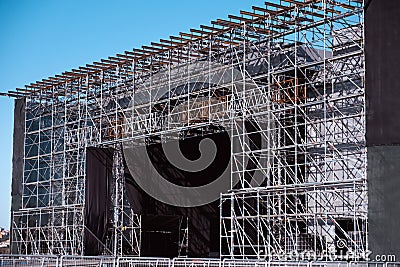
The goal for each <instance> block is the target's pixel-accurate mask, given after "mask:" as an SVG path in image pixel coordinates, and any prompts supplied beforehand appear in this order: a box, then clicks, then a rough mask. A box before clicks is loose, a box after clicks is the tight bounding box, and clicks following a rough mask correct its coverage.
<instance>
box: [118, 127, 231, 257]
mask: <svg viewBox="0 0 400 267" xmlns="http://www.w3.org/2000/svg"><path fill="white" fill-rule="evenodd" d="M206 137H207V138H210V139H212V140H213V141H214V142H215V144H216V145H217V154H216V157H215V159H214V162H213V163H212V164H211V165H210V166H209V167H207V168H206V169H205V170H203V171H201V172H199V173H189V172H185V171H182V170H179V169H177V168H176V167H174V166H173V165H172V164H171V163H169V162H168V160H167V158H166V156H165V154H164V153H163V148H162V146H161V144H151V145H148V146H147V147H146V150H147V155H148V156H149V158H150V159H151V160H152V162H153V163H155V164H154V165H153V166H154V167H155V168H156V169H157V172H158V173H159V174H161V175H162V176H163V177H164V178H165V179H167V180H169V181H170V182H172V183H175V184H177V185H184V186H187V187H190V186H200V185H204V184H207V183H209V182H211V181H213V180H214V179H216V178H218V177H219V175H220V174H221V173H222V172H223V171H224V170H225V168H226V166H227V164H229V159H230V155H231V153H230V139H229V136H228V135H227V133H226V132H221V133H214V134H209V135H206V136H204V137H201V136H196V137H190V138H186V139H184V140H181V141H180V148H181V151H182V153H183V154H184V156H185V157H186V158H188V159H191V160H195V159H197V158H198V157H199V156H200V152H199V150H198V147H199V143H200V141H201V140H202V139H203V138H206ZM166 145H168V144H166ZM140 168H141V169H140V170H137V172H136V173H135V170H133V171H134V172H133V173H130V172H129V170H128V169H127V168H126V171H125V180H126V191H127V195H128V199H129V202H130V204H131V206H132V207H133V210H134V211H135V212H136V213H139V214H142V215H143V216H142V218H147V219H144V221H142V224H141V225H142V233H144V234H143V235H142V250H141V252H142V255H145V256H154V257H156V256H157V257H159V256H165V257H176V256H178V249H177V248H178V247H177V246H176V245H175V244H174V242H175V241H173V240H174V239H168V237H167V235H168V234H166V235H165V236H163V237H161V236H162V235H161V234H160V233H158V234H157V233H156V232H155V230H154V231H153V230H152V231H150V232H149V233H146V230H145V229H147V228H149V227H150V228H151V229H153V228H156V227H158V226H159V229H158V231H163V228H164V226H163V223H164V221H165V218H167V217H169V218H188V224H189V226H188V228H189V231H188V233H189V234H188V239H189V247H188V254H189V257H209V256H210V254H211V253H212V254H214V255H215V253H218V252H219V207H218V204H219V201H215V202H213V203H210V204H208V205H204V206H200V207H193V208H183V207H175V206H171V205H168V204H165V203H162V202H160V201H158V200H155V199H154V198H152V197H150V196H149V195H147V194H146V193H145V192H143V190H141V189H140V188H139V187H138V186H137V184H136V183H135V181H134V179H133V175H151V174H152V172H153V170H145V169H143V168H145V166H140ZM149 218H152V220H150V219H149ZM157 221H158V224H157V223H156V222H157ZM174 223H176V224H178V220H176V219H171V220H170V221H169V224H174ZM157 225H158V226H157ZM169 227H172V228H174V227H178V225H175V226H169ZM157 238H158V239H159V240H160V242H154V240H156V239H157ZM161 240H162V241H161ZM168 240H169V241H170V242H171V243H170V244H169V245H168V246H170V248H173V250H174V253H172V251H171V250H169V249H168V250H166V249H163V248H162V247H163V246H167V244H166V242H167V241H168Z"/></svg>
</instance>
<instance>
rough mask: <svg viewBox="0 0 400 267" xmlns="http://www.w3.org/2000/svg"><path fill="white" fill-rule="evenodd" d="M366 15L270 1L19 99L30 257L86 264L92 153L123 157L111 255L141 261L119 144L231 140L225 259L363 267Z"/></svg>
mask: <svg viewBox="0 0 400 267" xmlns="http://www.w3.org/2000/svg"><path fill="white" fill-rule="evenodd" d="M363 7H364V3H363V1H362V0H304V1H303V0H276V1H271V2H266V3H265V6H263V7H257V6H253V7H252V11H241V12H240V14H241V15H240V16H234V15H229V19H228V20H223V19H217V20H215V21H212V22H211V26H207V25H201V26H200V29H191V30H190V33H180V34H179V36H171V37H170V39H168V40H164V39H161V40H160V42H157V43H151V46H143V47H142V48H141V49H134V50H133V51H125V52H124V53H123V54H117V55H116V56H113V57H109V58H108V59H103V60H101V61H100V62H94V63H92V64H87V65H86V66H84V67H79V68H78V69H73V70H72V71H68V72H64V73H62V75H56V76H55V77H51V78H48V79H44V80H42V81H39V82H36V83H33V84H30V85H27V86H26V88H24V89H16V91H12V92H8V93H7V95H9V96H13V97H17V98H25V99H26V120H25V121H26V124H25V125H26V126H25V143H24V144H25V152H24V153H25V156H24V178H23V196H22V208H21V209H20V210H19V211H17V212H14V214H13V219H12V242H13V244H14V245H16V247H17V248H18V253H19V254H28V253H34V254H44V253H45V254H72V255H80V254H82V253H83V249H84V248H83V247H82V246H83V245H82V244H83V240H82V236H83V231H84V218H83V210H84V207H85V188H84V185H85V151H86V148H87V147H89V146H94V147H113V148H114V149H115V151H116V152H115V154H114V165H115V166H114V168H113V175H114V182H115V183H114V185H113V186H114V194H113V203H114V205H113V214H114V218H113V223H112V228H111V229H110V238H109V242H107V244H105V253H106V254H111V255H123V254H130V255H140V240H141V237H140V233H141V231H140V229H141V218H140V215H138V214H134V213H133V212H132V210H131V209H130V207H129V203H128V201H127V199H126V196H125V192H124V188H125V186H124V179H123V178H121V177H122V176H121V172H122V171H123V170H122V169H121V168H122V167H121V166H122V165H121V164H122V154H121V153H122V148H121V144H123V142H124V141H127V140H129V141H132V140H135V141H136V142H137V144H138V145H146V144H148V142H149V140H150V141H151V142H168V141H169V140H176V139H182V138H183V139H184V138H190V137H191V136H193V135H204V134H207V133H214V132H218V131H228V132H229V134H230V137H231V143H232V146H231V150H232V151H231V163H230V168H231V181H232V186H231V190H229V191H228V192H224V193H223V194H222V195H221V199H220V203H221V205H220V207H221V214H220V227H221V229H220V241H221V250H220V255H221V257H223V258H226V257H229V258H256V259H260V258H270V259H279V256H280V255H289V254H290V253H293V252H295V253H304V252H311V253H313V254H315V255H318V256H321V255H331V254H334V255H338V254H343V253H347V254H349V253H350V254H351V255H352V256H351V257H352V258H357V259H360V258H365V255H366V253H367V251H368V238H367V237H368V235H367V207H368V206H367V204H368V203H367V184H366V146H365V95H364V77H365V75H364V10H363ZM155 137H157V138H155ZM188 231H189V233H190V229H187V228H185V229H182V233H184V234H183V236H185V235H186V236H187V233H188ZM186 242H187V240H185V239H182V244H186ZM189 242H190V240H189ZM126 247H129V248H130V249H128V250H126ZM185 247H187V244H186V245H182V249H183V250H184V248H185Z"/></svg>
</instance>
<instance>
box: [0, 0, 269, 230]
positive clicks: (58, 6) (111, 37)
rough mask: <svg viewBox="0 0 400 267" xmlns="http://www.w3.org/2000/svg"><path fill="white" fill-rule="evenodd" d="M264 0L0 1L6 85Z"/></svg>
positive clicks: (9, 107) (3, 143) (1, 150)
mask: <svg viewBox="0 0 400 267" xmlns="http://www.w3.org/2000/svg"><path fill="white" fill-rule="evenodd" d="M263 2H264V1H260V0H254V1H250V0H248V1H245V0H202V1H188V0H186V1H184V0H179V1H178V0H170V1H138V0H137V1H134V0H130V1H128V0H124V1H122V0H116V1H102V0H94V1H93V0H85V1H82V0H81V1H79V0H68V1H55V0H40V1H39V0H38V1H28V0H27V1H17V0H1V1H0V91H1V92H5V91H8V90H11V89H15V88H16V87H22V86H24V85H25V84H29V83H31V82H34V81H37V80H41V79H42V78H47V77H48V76H54V75H55V74H60V73H61V72H63V71H66V70H70V69H72V68H76V67H78V66H82V65H85V64H86V63H91V62H93V61H97V60H99V59H101V58H106V57H108V56H112V55H115V54H116V53H120V52H123V51H125V50H130V49H132V48H135V47H140V46H141V45H146V44H149V43H150V42H152V41H158V40H159V39H160V38H168V37H169V36H170V35H176V34H178V33H179V32H180V31H188V30H189V29H190V28H198V27H199V25H200V24H209V22H210V21H211V20H213V19H216V18H227V15H228V14H236V15H239V10H241V9H245V10H251V6H252V5H258V6H262V5H263ZM12 120H13V100H12V99H10V98H7V97H0V127H1V130H0V183H1V191H0V226H3V227H8V226H9V221H10V213H9V210H10V192H11V189H10V187H11V158H12V127H13V121H12Z"/></svg>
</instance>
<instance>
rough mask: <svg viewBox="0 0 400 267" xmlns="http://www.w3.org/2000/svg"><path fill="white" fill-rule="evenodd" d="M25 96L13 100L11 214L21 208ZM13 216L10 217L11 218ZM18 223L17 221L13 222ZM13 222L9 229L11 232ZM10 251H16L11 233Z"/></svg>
mask: <svg viewBox="0 0 400 267" xmlns="http://www.w3.org/2000/svg"><path fill="white" fill-rule="evenodd" d="M25 105H26V100H25V98H19V99H15V102H14V137H13V158H12V184H11V216H12V212H14V211H18V210H19V209H21V205H22V181H23V177H24V132H25ZM12 219H13V218H11V220H12ZM15 223H17V224H19V223H18V222H15ZM12 227H13V223H11V226H10V230H11V233H12ZM10 241H11V248H10V249H11V253H13V254H15V253H18V251H17V247H16V245H15V243H14V242H13V235H11V240H10Z"/></svg>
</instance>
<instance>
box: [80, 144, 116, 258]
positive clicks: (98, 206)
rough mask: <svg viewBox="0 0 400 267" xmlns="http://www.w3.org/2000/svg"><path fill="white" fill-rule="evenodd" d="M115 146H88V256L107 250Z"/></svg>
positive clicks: (86, 211) (86, 216)
mask: <svg viewBox="0 0 400 267" xmlns="http://www.w3.org/2000/svg"><path fill="white" fill-rule="evenodd" d="M112 166H113V149H111V148H93V147H89V148H87V149H86V183H85V231H84V238H83V242H84V255H86V256H96V255H100V254H102V252H103V250H104V249H105V241H106V236H107V230H108V227H109V223H110V219H111V190H112V186H111V183H112Z"/></svg>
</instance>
